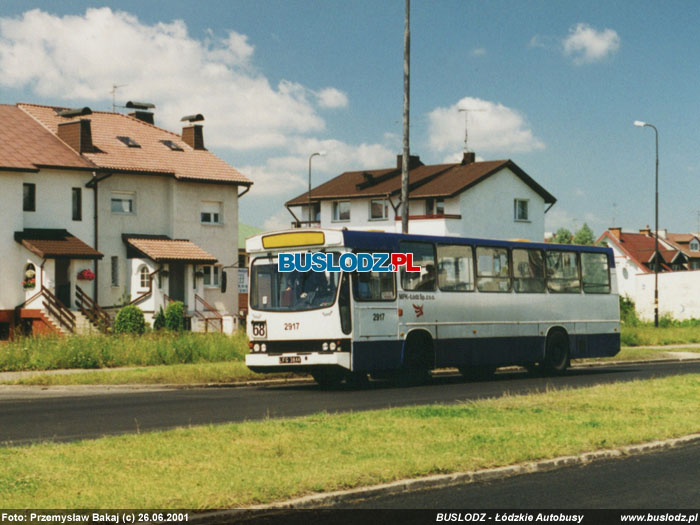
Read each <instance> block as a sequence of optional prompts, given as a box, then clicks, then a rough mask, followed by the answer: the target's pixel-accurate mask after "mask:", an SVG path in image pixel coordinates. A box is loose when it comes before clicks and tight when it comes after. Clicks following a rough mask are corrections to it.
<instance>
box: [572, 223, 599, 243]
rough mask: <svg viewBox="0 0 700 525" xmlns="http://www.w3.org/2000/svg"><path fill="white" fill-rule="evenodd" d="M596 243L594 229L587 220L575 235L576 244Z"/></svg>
mask: <svg viewBox="0 0 700 525" xmlns="http://www.w3.org/2000/svg"><path fill="white" fill-rule="evenodd" d="M594 243H595V237H594V235H593V230H591V229H590V227H589V226H588V224H586V223H585V222H584V223H583V226H581V229H579V231H577V232H576V235H574V244H583V245H586V246H592V245H593V244H594Z"/></svg>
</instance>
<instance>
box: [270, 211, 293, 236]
mask: <svg viewBox="0 0 700 525" xmlns="http://www.w3.org/2000/svg"><path fill="white" fill-rule="evenodd" d="M293 220H294V217H292V214H291V213H289V212H288V211H287V209H286V208H285V209H283V210H282V211H279V212H277V213H276V214H274V215H270V216H268V217H267V218H266V219H265V222H264V223H263V229H264V230H265V231H268V232H269V231H274V230H288V229H289V228H291V224H292V221H293Z"/></svg>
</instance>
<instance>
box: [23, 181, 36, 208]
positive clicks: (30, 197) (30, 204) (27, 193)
mask: <svg viewBox="0 0 700 525" xmlns="http://www.w3.org/2000/svg"><path fill="white" fill-rule="evenodd" d="M22 191H23V200H22V209H23V210H24V211H36V184H29V183H25V184H22Z"/></svg>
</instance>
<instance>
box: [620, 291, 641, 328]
mask: <svg viewBox="0 0 700 525" xmlns="http://www.w3.org/2000/svg"><path fill="white" fill-rule="evenodd" d="M620 322H621V323H622V324H624V325H627V326H637V324H638V323H639V319H638V318H637V311H636V310H635V308H634V301H633V300H632V299H630V298H629V297H627V296H626V295H625V296H622V295H621V296H620Z"/></svg>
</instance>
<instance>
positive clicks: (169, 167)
mask: <svg viewBox="0 0 700 525" xmlns="http://www.w3.org/2000/svg"><path fill="white" fill-rule="evenodd" d="M17 106H18V108H19V109H21V110H22V111H24V112H26V113H27V114H28V115H30V116H31V117H33V118H34V119H35V120H36V121H37V122H39V123H40V124H41V125H42V126H43V127H44V128H45V129H47V130H48V131H50V132H51V133H52V134H57V133H58V124H59V123H64V122H72V121H75V120H80V119H87V120H89V121H90V125H91V131H92V144H93V146H94V147H95V150H94V151H93V152H84V153H83V157H84V158H85V159H88V160H89V161H90V162H92V163H94V165H96V166H98V167H100V168H102V169H104V170H114V171H123V172H144V173H162V174H167V175H173V176H174V177H175V178H176V179H182V180H193V181H206V182H216V183H222V184H243V185H250V184H252V181H251V180H250V179H248V178H247V177H246V176H245V175H243V174H242V173H240V172H239V171H238V170H236V169H235V168H233V167H232V166H229V165H228V164H227V163H226V162H225V161H223V160H222V159H220V158H218V157H217V156H216V155H214V154H213V153H211V152H210V151H207V150H205V149H204V150H200V149H197V150H195V149H194V148H192V147H191V146H189V145H187V144H186V143H185V142H183V140H182V138H181V137H180V135H178V134H176V133H172V132H170V131H167V130H164V129H161V128H158V127H156V126H154V125H153V124H148V123H146V122H144V121H142V120H139V119H137V118H134V117H130V116H127V115H122V114H121V113H109V112H102V111H94V112H92V114H90V115H86V116H78V117H70V118H69V117H61V116H59V115H58V114H57V111H58V110H62V109H66V108H57V107H52V106H39V105H35V104H18V105H17ZM117 137H129V138H131V139H132V140H133V141H135V142H136V143H137V144H138V145H139V146H140V147H129V146H127V145H126V144H125V143H124V142H122V141H121V140H119V139H118V138H117ZM163 140H169V141H172V142H174V143H175V144H177V146H179V147H180V148H182V151H173V150H171V149H170V148H169V147H168V146H166V145H165V144H163V143H162V142H161V141H163Z"/></svg>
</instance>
